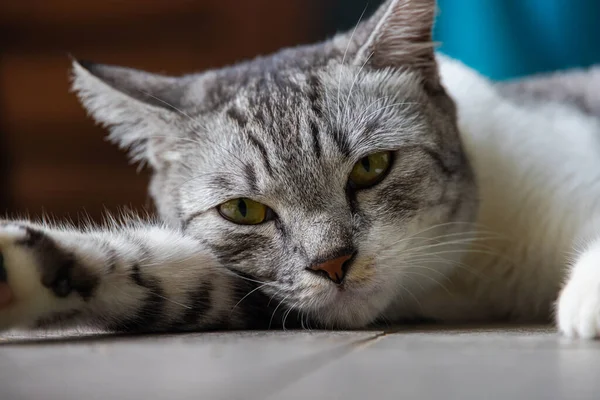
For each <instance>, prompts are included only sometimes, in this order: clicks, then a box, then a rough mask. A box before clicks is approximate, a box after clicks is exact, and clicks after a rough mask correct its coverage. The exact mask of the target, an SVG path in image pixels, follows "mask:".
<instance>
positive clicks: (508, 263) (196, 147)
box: [0, 0, 600, 338]
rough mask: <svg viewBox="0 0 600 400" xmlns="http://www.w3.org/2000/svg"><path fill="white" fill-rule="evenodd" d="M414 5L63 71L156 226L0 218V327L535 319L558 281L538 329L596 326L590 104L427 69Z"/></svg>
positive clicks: (574, 330) (598, 259) (460, 69)
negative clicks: (211, 55) (169, 65)
mask: <svg viewBox="0 0 600 400" xmlns="http://www.w3.org/2000/svg"><path fill="white" fill-rule="evenodd" d="M433 14H434V3H433V1H428V0H422V1H418V0H412V1H411V0H390V1H388V2H387V3H386V4H385V5H383V6H382V7H381V9H380V10H379V11H378V12H377V13H376V14H375V16H373V17H372V18H371V19H369V20H368V21H366V22H364V23H362V24H360V25H359V27H358V28H357V29H356V30H355V31H354V32H350V33H347V34H343V35H339V36H337V37H335V38H334V39H332V40H330V41H327V42H325V43H323V44H319V45H315V46H306V47H301V48H297V49H290V50H285V51H283V52H280V53H278V54H276V55H273V56H270V57H265V58H260V59H257V60H254V61H251V62H248V63H245V64H241V65H239V66H234V67H230V68H226V69H222V70H216V71H210V72H207V73H204V74H199V75H190V76H187V77H184V78H180V79H177V78H168V77H162V76H157V75H152V74H145V73H141V72H137V71H133V70H127V69H121V68H116V67H108V66H98V65H89V64H79V63H74V89H75V90H76V91H77V92H78V94H79V96H80V98H81V99H82V102H83V103H84V105H85V106H86V108H87V109H88V110H89V111H90V113H91V114H92V115H93V116H94V117H95V118H96V120H98V121H99V122H101V123H103V124H105V125H108V126H110V127H111V129H112V133H111V139H112V140H113V141H115V142H117V143H118V144H119V145H120V146H122V147H125V148H131V149H132V155H133V158H134V159H135V160H137V161H145V162H147V163H148V164H149V165H150V166H151V167H152V168H153V170H154V175H153V178H152V183H151V189H150V191H151V194H152V196H153V198H154V200H155V202H156V204H157V207H158V210H159V213H160V216H161V218H162V221H163V222H162V223H156V224H152V223H150V222H148V221H138V222H129V223H123V224H113V225H111V226H109V227H106V228H102V229H98V228H90V229H89V230H87V231H84V232H80V231H77V230H76V229H74V228H70V227H62V228H56V227H50V226H45V225H39V224H33V223H30V222H27V221H20V222H8V221H7V222H4V223H0V251H1V253H2V255H3V259H4V260H3V263H0V272H1V273H0V328H11V327H15V326H41V327H50V326H68V325H88V326H95V327H99V328H102V329H109V330H125V331H181V330H202V329H214V328H269V327H275V326H301V327H323V328H328V327H337V328H360V327H366V326H368V325H369V324H372V323H375V322H379V321H385V322H388V323H395V322H400V321H403V320H406V319H413V318H417V319H422V318H425V319H433V320H437V321H501V320H502V321H508V320H518V321H549V320H551V319H552V318H553V310H554V302H555V301H556V299H557V298H558V296H559V291H560V290H561V288H562V287H563V282H564V281H565V280H567V278H568V280H567V281H568V283H567V285H566V287H565V289H564V291H563V292H562V295H561V297H560V301H559V307H558V317H557V318H558V323H559V327H560V329H561V330H562V332H564V333H565V334H568V335H573V336H576V335H578V336H582V337H589V338H591V337H595V336H597V335H598V334H599V333H600V268H599V266H600V244H598V242H596V240H598V238H599V237H598V234H597V233H596V226H595V225H594V220H595V217H596V215H598V214H599V213H600V210H598V209H597V207H596V202H597V200H596V199H598V198H599V197H600V179H599V178H600V119H599V118H598V114H596V115H594V108H593V104H592V107H591V108H588V109H586V110H583V109H582V108H581V107H579V108H577V107H576V106H573V105H570V104H567V103H565V101H558V100H565V99H561V98H559V99H558V100H557V101H554V100H553V101H540V100H539V99H537V96H539V93H537V94H536V93H534V92H535V91H532V90H525V91H526V92H527V94H529V95H532V94H534V95H532V96H522V95H519V99H518V100H519V101H515V100H514V93H515V91H514V90H512V89H511V87H499V86H498V85H497V84H494V83H492V82H489V81H487V80H486V79H484V78H483V77H481V76H479V75H478V74H477V73H475V72H474V71H472V70H470V69H469V68H467V67H465V66H463V65H461V64H460V63H458V62H456V61H453V60H450V59H448V58H446V57H444V56H438V57H437V62H436V60H435V56H434V53H433V46H432V43H431V37H430V32H431V23H432V19H433ZM519 88H520V87H517V89H519ZM516 92H519V90H517V91H516ZM511 96H512V97H511ZM565 96H566V99H568V98H569V96H572V93H568V96H567V95H565ZM550 97H552V96H550ZM554 97H556V96H554ZM558 97H560V96H558ZM563 97H564V96H563ZM584 100H585V99H584ZM587 100H589V99H587ZM585 104H587V105H589V104H590V102H589V101H588V102H586V103H585ZM590 110H591V111H590ZM578 244H581V245H582V246H583V247H581V248H577V245H578ZM577 250H580V251H579V252H578V253H577V252H576V251H577ZM571 265H574V268H573V272H572V273H571V274H570V273H569V269H570V266H571Z"/></svg>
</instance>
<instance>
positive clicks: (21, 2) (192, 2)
mask: <svg viewBox="0 0 600 400" xmlns="http://www.w3.org/2000/svg"><path fill="white" fill-rule="evenodd" d="M366 3H367V2H366V0H104V1H96V0H90V1H82V0H4V1H1V2H0V188H1V189H0V215H8V216H12V217H14V216H16V215H23V214H25V213H27V214H29V215H30V216H32V217H35V216H40V215H42V213H46V214H49V215H53V216H56V217H57V218H65V217H70V218H72V219H75V220H77V219H79V218H81V216H82V215H84V214H88V215H90V216H91V217H92V219H94V220H99V219H100V218H101V215H102V213H103V212H104V211H105V210H109V211H111V212H114V211H116V210H118V209H119V208H120V207H121V206H129V207H133V208H141V207H150V203H149V201H148V198H147V195H146V186H147V182H148V175H147V171H143V172H141V173H137V172H136V168H135V167H133V166H131V165H128V162H127V159H126V156H125V154H124V153H122V152H121V151H119V150H118V149H117V148H116V147H114V146H112V145H110V144H109V143H107V142H106V141H105V140H104V137H105V133H106V132H105V131H104V130H103V129H101V128H99V127H97V126H95V125H94V123H93V121H92V120H91V119H90V118H88V117H86V115H85V112H84V110H83V109H82V107H81V106H80V105H79V103H78V102H77V100H76V98H75V96H74V95H73V94H71V93H69V83H68V70H69V57H68V54H73V55H74V56H75V57H77V58H81V59H86V60H93V61H96V62H102V63H109V64H118V65H125V66H130V67H134V68H140V69H145V70H149V71H152V72H159V73H166V74H174V75H177V74H182V73H189V72H194V71H200V70H204V69H207V68H214V67H219V66H223V65H227V64H230V63H234V62H236V61H240V60H242V59H245V58H249V57H253V56H255V55H258V54H265V53H269V52H272V51H274V50H277V49H278V48H280V47H283V46H289V45H295V44H302V43H309V42H313V41H317V40H320V39H322V38H325V37H327V36H330V35H332V34H333V33H335V32H336V31H338V30H341V29H347V28H349V27H352V26H353V25H354V24H355V23H356V21H357V20H358V18H359V16H360V14H361V13H362V11H363V10H364V9H365V5H366ZM368 3H369V7H368V8H369V10H372V9H373V8H375V7H376V6H377V5H378V3H380V1H374V0H370V1H369V2H368Z"/></svg>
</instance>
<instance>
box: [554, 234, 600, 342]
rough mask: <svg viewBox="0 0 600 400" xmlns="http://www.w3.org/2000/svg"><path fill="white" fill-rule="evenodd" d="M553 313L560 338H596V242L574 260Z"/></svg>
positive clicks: (599, 281) (599, 325)
mask: <svg viewBox="0 0 600 400" xmlns="http://www.w3.org/2000/svg"><path fill="white" fill-rule="evenodd" d="M556 311H557V314H556V317H557V324H558V328H559V330H560V331H561V333H563V334H564V335H566V336H568V337H580V338H585V339H592V338H600V239H597V240H595V241H594V242H592V243H591V245H589V246H588V247H587V248H586V249H585V250H584V251H583V252H582V253H581V254H580V255H579V256H578V257H577V259H576V261H575V263H574V264H573V266H572V268H571V270H570V272H569V275H568V279H567V282H566V284H565V286H564V288H563V290H562V292H561V294H560V296H559V299H558V304H557V310H556Z"/></svg>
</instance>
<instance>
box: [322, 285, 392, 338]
mask: <svg viewBox="0 0 600 400" xmlns="http://www.w3.org/2000/svg"><path fill="white" fill-rule="evenodd" d="M380 289H381V288H380V287H378V286H376V285H373V284H364V283H363V284H360V283H353V284H350V282H345V283H344V284H342V285H328V286H327V287H326V288H323V290H322V291H321V293H319V294H318V295H315V296H314V297H313V302H312V305H313V307H312V308H313V309H312V310H311V313H310V314H311V315H313V314H314V315H317V316H318V319H319V322H320V323H321V324H322V325H324V326H327V327H332V326H333V327H336V328H339V329H359V328H365V327H367V326H369V325H370V324H372V323H373V322H375V320H376V319H377V316H378V315H380V314H381V312H382V311H383V310H385V309H386V307H387V306H388V304H389V303H390V301H391V300H392V298H391V297H389V296H386V295H385V293H384V292H383V291H381V290H380Z"/></svg>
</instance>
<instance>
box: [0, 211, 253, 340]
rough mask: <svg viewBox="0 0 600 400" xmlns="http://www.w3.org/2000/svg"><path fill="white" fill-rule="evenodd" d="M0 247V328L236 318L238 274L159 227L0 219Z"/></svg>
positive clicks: (239, 323)
mask: <svg viewBox="0 0 600 400" xmlns="http://www.w3.org/2000/svg"><path fill="white" fill-rule="evenodd" d="M0 254H1V257H0V330H6V329H10V328H15V327H25V328H27V327H43V328H46V327H48V328H50V327H69V326H86V327H95V328H100V329H106V330H111V331H115V330H116V331H128V332H140V331H146V332H157V331H176V330H195V329H211V328H225V327H243V326H244V325H245V324H244V321H243V320H242V316H241V315H239V313H238V314H234V313H233V312H232V309H233V308H234V305H235V301H236V294H235V293H236V290H239V278H238V277H237V276H235V275H233V274H231V273H230V272H229V271H226V270H225V269H224V268H222V267H219V266H217V264H216V263H215V262H214V261H213V259H212V258H211V256H210V255H209V252H207V251H203V249H202V246H201V245H200V244H199V243H198V242H197V241H196V240H194V239H191V238H188V237H186V236H184V235H182V234H181V233H180V232H178V231H176V230H172V229H169V228H166V227H161V226H150V225H143V224H142V223H135V224H134V223H132V224H130V225H129V226H124V227H121V228H119V229H115V230H112V229H104V230H86V231H78V230H76V229H69V228H51V227H47V226H42V225H35V224H32V223H29V222H9V221H1V220H0ZM242 284H243V282H242Z"/></svg>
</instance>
